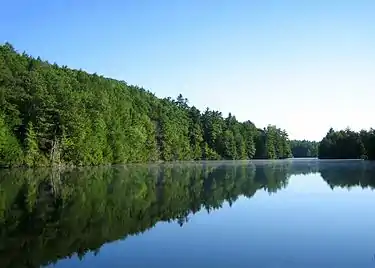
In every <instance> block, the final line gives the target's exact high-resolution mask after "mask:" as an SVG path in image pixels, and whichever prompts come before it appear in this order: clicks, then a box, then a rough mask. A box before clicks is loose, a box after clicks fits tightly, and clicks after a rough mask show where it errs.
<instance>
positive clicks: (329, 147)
mask: <svg viewBox="0 0 375 268" xmlns="http://www.w3.org/2000/svg"><path fill="white" fill-rule="evenodd" d="M319 158H321V159H368V160H375V130H374V129H370V130H368V131H367V130H361V131H359V132H356V131H353V130H350V129H349V128H347V129H345V130H339V131H335V130H333V129H332V128H331V129H330V130H329V131H328V133H327V134H326V136H325V137H324V138H323V139H322V140H321V142H320V143H319Z"/></svg>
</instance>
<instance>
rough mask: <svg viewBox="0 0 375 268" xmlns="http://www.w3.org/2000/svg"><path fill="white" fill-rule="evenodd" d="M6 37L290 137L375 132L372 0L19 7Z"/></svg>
mask: <svg viewBox="0 0 375 268" xmlns="http://www.w3.org/2000/svg"><path fill="white" fill-rule="evenodd" d="M0 38H1V40H0V41H1V42H5V41H8V42H10V43H12V44H13V45H14V46H15V48H16V49H17V50H19V51H27V52H28V53H29V54H31V55H33V56H38V55H39V56H41V57H42V58H43V59H46V60H49V61H51V62H57V63H58V64H60V65H62V64H64V65H68V66H69V67H72V68H82V69H84V70H87V71H89V72H97V73H99V74H103V75H105V76H110V77H113V78H118V79H121V80H125V81H127V82H128V83H130V84H137V85H140V86H143V87H145V88H146V89H149V90H151V91H152V92H155V93H156V94H157V95H158V96H160V97H165V96H171V97H176V96H177V95H178V94H179V93H182V94H183V95H184V96H185V97H187V98H188V99H189V101H190V103H191V104H192V105H195V106H197V107H198V108H200V109H202V110H203V109H204V108H205V107H207V106H208V107H210V108H213V109H218V110H220V111H222V112H223V114H224V115H227V113H228V112H232V113H233V114H234V115H236V117H237V118H238V119H239V120H247V119H250V120H252V121H253V122H254V123H255V124H256V125H257V126H259V127H263V126H266V125H267V124H276V125H278V126H279V127H282V128H285V129H286V130H287V131H288V132H289V134H290V137H291V138H299V139H302V138H307V139H316V140H320V139H321V138H322V137H323V136H324V135H325V133H326V132H327V130H328V128H329V127H331V126H332V127H333V128H345V127H346V126H350V127H351V128H353V129H355V130H358V129H361V128H369V127H371V126H373V127H375V119H374V115H375V108H374V107H375V105H374V104H375V1H374V0H368V1H364V0H355V1H354V0H353V1H345V0H305V1H303V0H295V1H292V0H289V1H288V0H285V1H282V0H279V1H276V0H274V1H271V0H268V1H267V0H253V1H251V0H247V1H245V0H244V1H240V0H231V1H227V0H225V1H224V0H173V1H172V0H170V1H166V0H154V1H151V0H149V1H146V0H144V1H141V0H133V1H120V0H116V1H111V0H107V1H94V0H92V1H85V0H80V1H76V0H53V1H51V0H48V1H47V0H44V1H41V0H40V1H38V0H35V1H26V0H24V1H19V0H12V1H6V2H4V3H2V14H1V17H0Z"/></svg>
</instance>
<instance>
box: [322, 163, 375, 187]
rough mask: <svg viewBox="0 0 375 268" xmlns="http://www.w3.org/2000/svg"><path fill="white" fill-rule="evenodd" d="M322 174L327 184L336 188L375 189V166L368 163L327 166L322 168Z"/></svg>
mask: <svg viewBox="0 0 375 268" xmlns="http://www.w3.org/2000/svg"><path fill="white" fill-rule="evenodd" d="M320 174H321V176H322V178H323V179H324V180H325V181H326V182H327V184H328V185H329V186H330V187H331V188H332V189H333V188H335V187H340V188H350V187H353V186H360V187H361V188H371V189H374V188H375V165H374V164H373V163H371V162H367V161H345V162H340V163H335V164H329V163H327V164H325V165H321V167H320Z"/></svg>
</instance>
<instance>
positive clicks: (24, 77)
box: [0, 43, 292, 167]
mask: <svg viewBox="0 0 375 268" xmlns="http://www.w3.org/2000/svg"><path fill="white" fill-rule="evenodd" d="M291 156H292V152H291V148H290V141H289V138H288V134H287V132H286V131H285V130H283V129H280V128H278V127H276V126H274V125H269V126H268V127H266V128H263V129H260V128H257V127H256V126H255V125H254V124H253V123H252V122H251V121H250V120H248V121H245V122H239V121H238V120H237V119H236V117H235V116H234V115H232V114H229V115H228V116H225V117H224V116H223V115H222V113H221V112H219V111H215V110H210V109H209V108H207V109H206V110H204V111H200V110H199V109H197V108H196V107H194V106H191V105H189V102H188V100H187V99H186V98H184V97H183V96H182V95H181V94H180V95H179V96H178V97H177V98H176V99H172V98H164V99H161V98H157V97H156V96H155V94H153V93H151V92H150V91H148V90H145V89H144V88H141V87H137V86H132V85H128V84H127V83H126V82H124V81H117V80H113V79H110V78H105V77H103V76H100V75H97V74H95V73H94V74H89V73H87V72H84V71H82V70H73V69H70V68H68V67H67V66H59V65H57V64H50V63H48V62H46V61H44V60H42V59H40V58H39V57H38V58H34V57H32V56H30V55H28V54H27V53H25V52H23V53H19V52H17V51H16V50H15V48H14V47H13V46H12V45H11V44H9V43H5V44H4V45H1V46H0V166H2V167H13V166H27V167H37V166H56V165H58V166H73V165H74V166H83V165H102V164H113V163H114V164H116V163H134V162H156V161H176V160H202V159H203V160H219V159H281V158H288V157H291Z"/></svg>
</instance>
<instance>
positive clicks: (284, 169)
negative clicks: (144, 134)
mask: <svg viewBox="0 0 375 268" xmlns="http://www.w3.org/2000/svg"><path fill="white" fill-rule="evenodd" d="M374 187H375V164H373V163H371V162H366V161H356V160H345V161H334V160H326V161H322V160H316V159H312V160H308V159H303V160H276V161H217V162H216V161H213V162H186V163H184V162H182V163H174V164H152V165H126V166H112V167H95V168H93V167H90V168H75V169H71V170H64V171H58V170H52V169H28V170H26V169H10V170H2V171H0V230H1V237H0V267H2V268H9V267H17V268H18V267H41V266H45V267H59V268H68V267H90V268H92V267H163V268H165V267H205V268H207V267H288V268H290V267H319V268H321V267H329V268H332V267H362V268H363V267H375V259H374V256H375V255H374V254H375V229H374V226H375V216H374V215H373V214H372V212H373V211H372V209H373V208H375V193H374V192H373V189H374Z"/></svg>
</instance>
